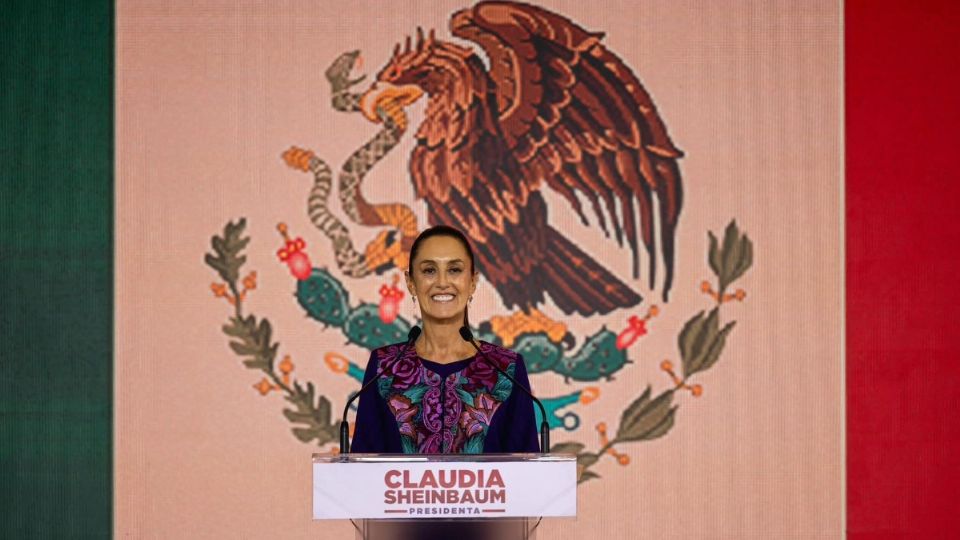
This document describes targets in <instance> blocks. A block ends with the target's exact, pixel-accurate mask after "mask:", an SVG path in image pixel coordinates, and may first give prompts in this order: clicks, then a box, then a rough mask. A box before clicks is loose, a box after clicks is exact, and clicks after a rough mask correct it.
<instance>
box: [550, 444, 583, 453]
mask: <svg viewBox="0 0 960 540" xmlns="http://www.w3.org/2000/svg"><path fill="white" fill-rule="evenodd" d="M581 450H583V444H582V443H578V442H562V443H557V444H555V445H553V446H551V447H550V453H551V454H578V453H580V451H581Z"/></svg>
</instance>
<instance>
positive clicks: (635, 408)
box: [618, 385, 653, 430]
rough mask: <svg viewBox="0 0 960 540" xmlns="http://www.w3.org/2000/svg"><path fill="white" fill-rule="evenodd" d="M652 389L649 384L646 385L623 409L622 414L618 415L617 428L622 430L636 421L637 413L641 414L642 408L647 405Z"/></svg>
mask: <svg viewBox="0 0 960 540" xmlns="http://www.w3.org/2000/svg"><path fill="white" fill-rule="evenodd" d="M652 391H653V388H652V387H651V386H650V385H647V389H646V390H644V391H643V393H642V394H640V397H638V398H637V399H635V400H633V402H632V403H631V404H630V405H628V406H627V408H626V409H624V410H623V414H621V415H620V427H619V428H618V429H620V430H623V429H625V428H626V426H630V425H632V424H633V423H634V422H636V419H637V418H638V415H640V414H641V412H642V411H643V408H644V407H646V406H647V403H649V401H650V393H651V392H652Z"/></svg>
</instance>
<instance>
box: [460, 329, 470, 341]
mask: <svg viewBox="0 0 960 540" xmlns="http://www.w3.org/2000/svg"><path fill="white" fill-rule="evenodd" d="M460 337H462V338H463V340H464V341H473V332H471V331H470V329H469V328H467V327H466V326H461V327H460Z"/></svg>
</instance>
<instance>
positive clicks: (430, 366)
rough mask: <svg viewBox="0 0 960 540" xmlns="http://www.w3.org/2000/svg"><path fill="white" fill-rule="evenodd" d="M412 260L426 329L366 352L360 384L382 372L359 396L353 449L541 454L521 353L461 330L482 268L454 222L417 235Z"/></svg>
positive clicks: (412, 286) (410, 282)
mask: <svg viewBox="0 0 960 540" xmlns="http://www.w3.org/2000/svg"><path fill="white" fill-rule="evenodd" d="M409 261H410V262H409V268H408V270H407V272H406V281H407V289H408V290H409V291H410V295H411V296H412V297H413V301H414V302H416V303H417V304H418V305H419V308H420V314H421V319H422V324H423V331H422V333H420V335H419V336H415V337H414V339H413V341H412V342H408V343H397V344H394V345H388V346H386V347H381V348H379V349H376V350H374V351H373V352H372V354H371V355H370V361H369V363H368V364H367V369H366V373H365V375H364V380H363V383H364V385H366V384H367V383H369V382H370V381H372V380H373V379H374V378H377V377H379V379H378V380H377V382H375V383H374V384H371V385H370V386H369V387H367V389H366V390H365V391H364V392H363V393H362V394H361V395H360V403H359V406H358V410H357V419H356V429H355V431H354V436H353V443H352V445H351V451H352V452H371V453H406V454H416V453H420V454H453V453H465V454H479V453H498V452H539V451H540V445H539V442H538V440H537V429H536V420H535V417H534V412H533V402H532V400H531V398H530V396H529V394H528V391H529V388H530V385H529V380H528V377H527V370H526V367H525V366H524V363H523V357H522V356H521V355H519V354H517V353H516V352H513V351H511V350H509V349H505V348H503V347H498V346H496V345H493V344H490V343H486V342H471V341H468V340H467V338H469V339H470V340H472V335H471V334H470V333H469V331H466V332H464V331H463V330H462V328H464V327H465V328H467V329H469V327H470V324H469V319H468V315H467V310H468V307H469V304H470V301H471V300H472V298H473V293H474V291H475V290H476V288H477V278H478V276H479V274H478V272H477V269H476V266H475V265H474V255H473V249H472V248H471V246H470V242H469V241H468V240H467V238H466V237H465V236H464V235H463V233H461V232H460V231H458V230H457V229H454V228H452V227H446V226H437V227H432V228H429V229H427V230H425V231H423V232H422V233H420V235H419V236H418V237H417V239H416V240H415V241H414V243H413V246H412V247H411V248H410V258H409ZM415 334H416V332H415V331H414V332H412V333H411V335H415ZM478 348H479V350H478ZM505 374H507V375H509V377H507V376H504V375H505ZM511 377H512V378H513V381H511V380H510V378H511ZM514 381H515V382H514ZM518 385H522V386H524V387H525V389H522V388H517V386H518Z"/></svg>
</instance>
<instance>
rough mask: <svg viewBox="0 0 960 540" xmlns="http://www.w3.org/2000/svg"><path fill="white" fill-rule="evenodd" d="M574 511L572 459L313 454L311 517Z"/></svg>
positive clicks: (574, 466) (492, 515)
mask: <svg viewBox="0 0 960 540" xmlns="http://www.w3.org/2000/svg"><path fill="white" fill-rule="evenodd" d="M576 513H577V462H576V458H575V457H574V456H572V455H563V454H559V455H552V454H547V455H542V454H484V455H473V456H465V455H459V454H453V455H450V454H445V455H426V454H422V455H396V454H391V455H377V454H347V455H332V454H315V455H314V458H313V518H314V519H358V518H359V519H438V518H439V519H464V518H467V519H477V518H503V517H540V516H543V517H562V516H575V515H576Z"/></svg>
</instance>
